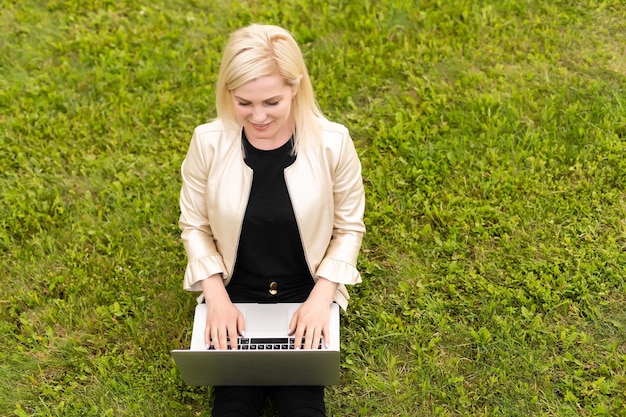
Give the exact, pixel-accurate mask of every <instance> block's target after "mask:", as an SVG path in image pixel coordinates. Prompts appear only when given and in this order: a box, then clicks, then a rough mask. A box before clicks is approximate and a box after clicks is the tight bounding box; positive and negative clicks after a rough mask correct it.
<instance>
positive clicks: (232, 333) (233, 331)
mask: <svg viewBox="0 0 626 417" xmlns="http://www.w3.org/2000/svg"><path fill="white" fill-rule="evenodd" d="M236 326H237V324H235V326H233V327H232V328H229V329H228V336H229V338H230V348H231V349H232V350H235V349H237V327H236Z"/></svg>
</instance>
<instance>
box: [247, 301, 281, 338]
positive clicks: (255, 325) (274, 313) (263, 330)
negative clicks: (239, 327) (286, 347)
mask: <svg viewBox="0 0 626 417" xmlns="http://www.w3.org/2000/svg"><path fill="white" fill-rule="evenodd" d="M263 307H264V308H262V309H261V308H250V309H247V310H246V314H245V320H246V336H248V337H263V336H265V337H285V336H286V335H287V333H288V332H289V320H290V319H291V317H290V314H289V307H288V306H285V305H281V304H264V305H263Z"/></svg>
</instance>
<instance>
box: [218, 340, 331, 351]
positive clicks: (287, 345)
mask: <svg viewBox="0 0 626 417" xmlns="http://www.w3.org/2000/svg"><path fill="white" fill-rule="evenodd" d="M295 340H296V339H295V337H276V338H249V337H238V338H237V348H238V349H240V350H293V349H295V348H296V343H295ZM228 343H229V344H228V350H231V347H230V339H228ZM300 348H304V338H302V342H301V343H300ZM317 348H318V349H322V339H320V342H319V344H318V346H317ZM209 350H215V347H214V346H213V342H211V345H210V346H209Z"/></svg>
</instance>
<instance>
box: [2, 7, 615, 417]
mask: <svg viewBox="0 0 626 417" xmlns="http://www.w3.org/2000/svg"><path fill="white" fill-rule="evenodd" d="M251 22H266V23H274V24H279V25H282V26H285V27H286V28H288V29H290V30H291V31H292V32H293V33H294V35H295V37H296V38H297V39H298V41H299V42H300V43H301V45H302V48H303V50H304V51H305V53H306V59H307V62H308V65H309V68H310V71H311V74H312V77H313V81H314V85H315V88H316V92H317V96H318V100H319V102H320V104H321V106H322V108H323V109H324V110H325V112H326V114H327V115H328V117H329V118H331V119H333V120H336V121H339V122H342V123H344V124H346V125H347V126H348V127H349V128H350V129H351V132H352V134H353V136H354V138H355V141H356V143H357V147H358V150H359V153H360V155H361V159H362V162H363V167H364V179H365V183H366V190H367V191H366V192H367V201H368V205H367V212H366V224H367V227H368V233H367V235H366V238H365V241H364V247H363V253H362V256H361V258H360V267H361V269H362V271H363V276H364V283H363V284H362V285H360V286H358V287H355V288H352V290H351V293H352V296H353V297H352V304H351V306H350V308H349V311H348V314H344V315H343V317H342V324H343V329H344V332H343V337H342V339H343V340H342V347H343V356H342V381H341V385H338V386H334V387H329V388H328V389H327V405H328V409H329V413H330V415H333V416H416V415H418V416H578V415H581V416H620V415H626V288H625V286H624V277H625V276H626V49H625V46H624V45H626V5H624V3H623V2H622V1H621V0H606V1H594V0H583V1H577V2H572V1H564V0H558V1H548V0H482V1H479V0H474V1H470V0H462V1H452V0H423V1H413V2H407V1H400V0H384V1H376V2H370V1H363V2H360V1H331V2H322V1H317V0H314V1H304V0H284V1H281V2H271V1H267V2H256V1H250V2H226V1H217V0H216V1H204V0H196V1H182V0H176V1H167V2H166V1H115V2H114V1H108V0H99V1H98V0H91V1H77V0H70V1H61V0H56V1H53V0H51V1H40V2H38V1H20V2H17V1H3V2H2V7H1V8H0V141H1V146H0V166H1V167H2V169H1V170H0V224H1V226H2V227H0V251H1V253H2V256H1V257H0V273H1V274H2V280H1V281H0V415H3V416H4V415H6V416H10V415H16V416H143V415H146V416H154V415H162V416H209V415H210V411H209V410H210V402H211V398H210V390H209V389H207V388H192V387H186V386H184V385H183V383H182V380H181V379H180V376H179V375H178V373H177V371H176V369H175V367H174V365H173V362H172V361H171V358H170V356H169V350H170V349H173V348H178V347H181V346H183V347H184V346H186V344H187V343H188V342H189V338H190V324H191V320H192V312H193V306H194V302H195V300H194V297H193V296H192V295H191V294H189V293H185V292H183V291H182V289H181V287H182V284H181V282H182V273H183V270H184V266H185V256H184V251H183V249H182V244H181V242H180V239H179V231H178V228H177V218H178V191H179V188H180V177H179V167H180V163H181V161H182V158H183V157H184V154H185V151H186V149H187V145H188V142H189V139H190V136H191V133H192V130H193V127H194V126H195V125H197V124H200V123H203V122H205V121H207V120H209V119H210V118H211V117H213V115H214V112H213V100H214V99H213V86H214V82H215V78H216V74H217V68H218V65H219V59H220V52H221V49H222V48H223V46H224V43H225V41H226V38H227V36H228V34H229V33H230V32H231V31H232V30H234V29H235V28H238V27H240V26H243V25H246V24H248V23H251Z"/></svg>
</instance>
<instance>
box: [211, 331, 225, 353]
mask: <svg viewBox="0 0 626 417" xmlns="http://www.w3.org/2000/svg"><path fill="white" fill-rule="evenodd" d="M227 333H228V332H227V330H226V328H225V327H223V328H220V329H218V332H217V344H216V343H215V340H213V344H214V345H216V346H219V349H220V350H227V349H228V343H227V341H226V339H227V338H228V334H227Z"/></svg>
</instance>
